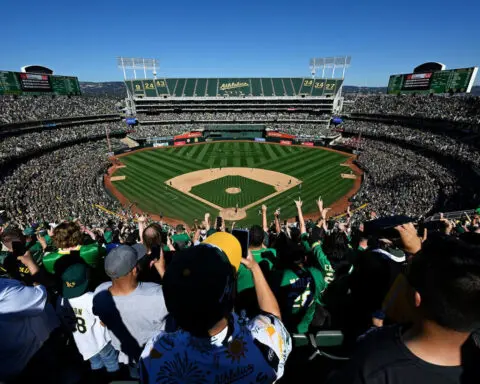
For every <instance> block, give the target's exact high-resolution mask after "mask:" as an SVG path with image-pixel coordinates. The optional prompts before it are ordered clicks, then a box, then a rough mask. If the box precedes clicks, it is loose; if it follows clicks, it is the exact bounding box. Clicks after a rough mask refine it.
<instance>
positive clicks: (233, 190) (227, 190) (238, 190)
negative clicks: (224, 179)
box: [225, 187, 242, 195]
mask: <svg viewBox="0 0 480 384" xmlns="http://www.w3.org/2000/svg"><path fill="white" fill-rule="evenodd" d="M225 192H227V193H230V194H231V195H235V194H237V193H240V192H242V190H241V189H240V188H233V187H232V188H227V189H226V190H225Z"/></svg>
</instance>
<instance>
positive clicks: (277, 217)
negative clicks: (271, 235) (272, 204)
mask: <svg viewBox="0 0 480 384" xmlns="http://www.w3.org/2000/svg"><path fill="white" fill-rule="evenodd" d="M274 217H275V232H276V233H277V235H279V234H280V232H282V227H281V226H280V208H279V209H277V210H276V211H275V213H274Z"/></svg>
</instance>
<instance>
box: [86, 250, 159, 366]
mask: <svg viewBox="0 0 480 384" xmlns="http://www.w3.org/2000/svg"><path fill="white" fill-rule="evenodd" d="M144 256H145V255H144V254H142V253H139V252H137V251H136V249H134V248H132V247H130V246H128V245H121V246H119V247H117V248H115V249H113V250H112V251H111V252H110V253H109V254H108V255H107V256H106V258H105V272H106V273H107V275H108V276H109V277H110V278H111V279H112V282H106V283H103V284H100V285H99V286H98V287H97V289H96V290H95V296H94V298H93V313H94V314H95V315H96V316H98V317H99V318H100V320H101V321H102V322H103V323H104V324H105V326H106V327H107V328H108V330H109V333H110V337H111V339H112V345H113V346H114V347H115V349H117V350H118V351H121V352H122V353H121V354H120V362H123V363H128V364H130V366H135V363H136V362H138V359H139V357H140V353H141V351H142V348H143V346H144V345H145V343H146V342H147V341H148V340H149V339H150V338H151V337H152V336H153V335H155V334H156V333H157V332H159V331H161V330H164V329H165V324H166V320H167V315H168V312H167V309H166V307H165V301H164V298H163V290H162V287H161V286H159V285H157V284H153V283H140V282H138V280H137V274H138V269H137V263H138V261H139V260H140V259H141V258H142V257H144Z"/></svg>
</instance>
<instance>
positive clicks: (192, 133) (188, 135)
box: [174, 132, 202, 140]
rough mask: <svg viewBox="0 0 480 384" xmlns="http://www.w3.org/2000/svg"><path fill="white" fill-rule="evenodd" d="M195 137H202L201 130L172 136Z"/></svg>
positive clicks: (175, 138) (176, 138) (176, 137)
mask: <svg viewBox="0 0 480 384" xmlns="http://www.w3.org/2000/svg"><path fill="white" fill-rule="evenodd" d="M195 137H202V132H188V133H184V134H182V135H177V136H174V140H183V139H193V138H195Z"/></svg>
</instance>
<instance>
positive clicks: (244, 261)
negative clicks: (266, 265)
mask: <svg viewBox="0 0 480 384" xmlns="http://www.w3.org/2000/svg"><path fill="white" fill-rule="evenodd" d="M240 262H241V263H242V264H243V265H245V267H247V269H249V270H252V269H253V268H255V266H256V265H258V263H257V262H256V261H255V260H254V259H253V255H252V252H251V251H250V250H248V256H247V258H246V259H244V258H242V259H241V260H240Z"/></svg>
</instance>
